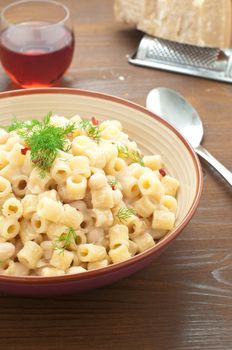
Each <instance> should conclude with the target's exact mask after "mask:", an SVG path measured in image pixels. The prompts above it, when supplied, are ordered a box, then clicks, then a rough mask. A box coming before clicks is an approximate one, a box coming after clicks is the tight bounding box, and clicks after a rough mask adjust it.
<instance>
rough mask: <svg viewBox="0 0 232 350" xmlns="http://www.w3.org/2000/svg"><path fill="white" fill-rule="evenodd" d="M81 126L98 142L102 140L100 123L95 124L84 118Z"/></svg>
mask: <svg viewBox="0 0 232 350" xmlns="http://www.w3.org/2000/svg"><path fill="white" fill-rule="evenodd" d="M79 127H80V129H81V130H84V131H85V132H86V133H87V135H88V136H89V137H91V138H92V139H93V140H95V141H96V142H99V141H100V137H101V132H100V130H99V126H98V125H93V124H92V123H91V122H90V121H89V120H87V119H83V120H82V121H81V122H80V123H79Z"/></svg>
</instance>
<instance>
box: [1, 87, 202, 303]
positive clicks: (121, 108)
mask: <svg viewBox="0 0 232 350" xmlns="http://www.w3.org/2000/svg"><path fill="white" fill-rule="evenodd" d="M48 111H53V112H54V113H56V114H59V115H64V116H67V117H68V116H72V115H74V114H80V115H81V116H82V117H91V116H95V117H97V118H98V119H100V120H104V119H118V120H120V121H121V122H122V124H123V126H124V130H125V131H126V132H127V133H128V134H129V136H130V138H131V139H133V140H135V141H136V142H137V143H138V145H139V147H140V148H141V150H142V152H143V154H157V153H158V154H161V155H162V157H163V159H164V163H165V167H166V169H167V170H168V173H169V174H171V175H172V176H174V177H175V178H177V179H178V180H179V182H180V190H179V193H178V211H177V220H176V225H175V228H174V229H173V230H172V231H170V233H169V234H168V235H166V236H165V237H164V238H163V239H162V240H161V241H160V242H159V243H158V244H156V245H155V246H154V247H153V248H151V249H149V250H147V251H145V252H143V253H140V254H138V255H136V256H134V257H132V258H131V259H129V260H127V261H125V262H122V263H118V264H113V265H110V266H108V267H105V268H101V269H97V270H92V271H87V272H84V273H80V274H73V275H64V276H57V277H15V276H0V292H6V293H11V294H17V295H29V296H40V297H41V296H55V295H62V294H68V293H75V292H80V291H84V290H88V289H91V288H96V287H100V286H103V285H106V284H110V283H112V282H115V281H117V280H119V279H121V278H124V277H126V276H129V275H130V274H132V273H134V272H136V271H138V270H140V269H142V268H144V267H145V266H147V265H148V264H150V263H151V262H152V261H153V260H154V259H155V258H157V257H158V255H160V254H161V253H162V252H163V251H164V249H166V248H167V247H168V246H169V244H170V243H171V242H172V241H173V240H175V238H176V237H177V236H178V235H179V234H180V232H181V231H182V230H183V229H184V228H185V226H186V225H187V224H188V222H189V220H190V219H191V218H192V216H193V214H194V212H195V210H196V208H197V206H198V203H199V200H200V195H201V191H202V170H201V166H200V162H199V160H198V158H197V156H196V154H195V153H194V151H193V149H192V148H191V146H190V145H189V144H188V143H187V141H186V140H185V139H184V138H183V137H182V136H181V135H180V133H179V132H178V131H177V130H176V129H174V128H173V127H172V126H171V125H170V124H168V123H167V122H166V121H164V120H163V119H161V118H159V117H157V116H156V115H154V114H153V113H151V112H149V111H148V110H147V109H146V108H144V107H142V106H139V105H137V104H135V103H132V102H129V101H126V100H123V99H120V98H117V97H114V96H109V95H105V94H102V93H96V92H90V91H82V90H76V89H64V88H52V89H32V90H19V91H11V92H3V93H0V118H1V124H2V125H3V124H9V123H10V121H11V120H12V118H13V116H16V117H17V118H20V119H31V118H41V117H43V116H44V115H46V114H47V112H48Z"/></svg>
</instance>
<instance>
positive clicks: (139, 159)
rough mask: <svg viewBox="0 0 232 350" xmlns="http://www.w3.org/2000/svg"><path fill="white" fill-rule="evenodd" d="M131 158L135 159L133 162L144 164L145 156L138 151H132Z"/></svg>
mask: <svg viewBox="0 0 232 350" xmlns="http://www.w3.org/2000/svg"><path fill="white" fill-rule="evenodd" d="M130 158H131V159H132V160H133V162H135V163H139V164H140V165H142V166H144V161H143V157H142V156H141V154H140V153H139V152H138V151H130Z"/></svg>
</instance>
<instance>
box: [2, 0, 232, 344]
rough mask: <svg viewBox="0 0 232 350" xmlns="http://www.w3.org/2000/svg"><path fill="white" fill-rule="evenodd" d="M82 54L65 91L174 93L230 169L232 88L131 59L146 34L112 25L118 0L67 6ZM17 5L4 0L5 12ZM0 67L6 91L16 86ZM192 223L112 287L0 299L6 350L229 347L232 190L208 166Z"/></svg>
mask: <svg viewBox="0 0 232 350" xmlns="http://www.w3.org/2000/svg"><path fill="white" fill-rule="evenodd" d="M61 2H64V3H65V4H67V5H68V6H69V8H70V10H71V14H72V18H73V22H74V29H75V36H76V51H75V57H74V60H73V63H72V65H71V67H70V70H69V71H68V73H67V74H66V76H65V78H64V79H63V80H62V82H61V85H62V86H66V87H75V88H81V89H89V90H94V91H101V92H105V93H109V94H114V95H116V96H119V97H123V98H126V99H129V100H132V101H135V102H137V103H140V104H142V105H144V104H145V100H146V95H147V93H148V92H149V90H150V89H151V88H154V87H158V86H166V87H170V88H172V89H176V90H178V91H179V92H180V93H181V94H183V95H184V96H185V97H187V98H188V99H189V101H190V102H191V103H192V104H193V105H194V106H195V108H196V109H197V110H198V111H199V113H200V115H201V117H202V119H203V123H204V127H205V139H204V146H205V147H206V148H207V149H208V150H209V151H210V152H211V153H212V154H214V156H215V157H216V158H218V159H219V160H220V161H221V162H222V163H224V165H225V166H227V167H228V168H229V169H232V86H231V85H229V84H224V83H219V82H214V81H209V80H203V79H199V78H193V77H188V76H183V75H178V74H174V73H169V72H163V71H159V70H151V69H146V68H138V67H135V66H132V65H129V64H128V63H127V56H128V55H129V54H131V53H132V52H133V51H134V50H135V48H136V47H137V45H138V43H139V40H140V38H141V37H142V33H140V32H137V31H136V30H133V29H131V28H128V27H127V26H125V25H121V24H118V23H116V22H115V20H114V17H113V11H112V7H113V1H112V0H88V1H87V0H86V1H85V0H78V1H77V0H67V1H61ZM8 3H12V1H6V0H1V1H0V7H3V6H5V5H6V4H8ZM15 88H16V86H15V85H13V84H12V83H11V82H10V81H9V79H8V78H7V77H6V75H5V73H4V72H3V70H2V68H1V70H0V90H1V91H5V90H11V89H15ZM204 172H205V180H204V191H203V195H202V200H201V203H200V206H199V209H198V211H197V213H196V215H195V216H194V218H193V220H192V221H191V223H190V224H189V225H188V227H187V228H186V229H185V230H184V232H183V233H182V234H181V235H180V236H179V238H178V239H177V240H176V241H175V242H174V243H173V244H172V246H171V247H170V248H169V249H168V250H167V251H166V252H165V253H164V254H162V255H161V256H160V257H159V258H158V259H157V260H156V261H155V262H154V263H153V264H152V265H151V266H149V267H148V268H146V269H144V270H143V271H140V272H139V273H136V274H135V275H133V276H131V277H130V278H127V279H124V280H123V281H120V282H118V283H115V284H114V285H111V286H108V287H105V288H101V289H98V290H93V291H90V292H88V293H84V294H79V295H73V296H67V297H62V298H58V299H55V298H54V299H52V298H51V299H30V298H16V297H9V296H4V295H2V296H1V297H0V349H1V350H11V349H12V350H13V349H14V350H27V349H32V350H38V349H43V350H66V349H68V350H74V349H82V350H91V349H94V350H108V349H112V350H116V349H122V350H124V349H125V350H130V349H144V350H171V349H172V350H198V349H199V350H206V349H207V350H231V349H232V193H231V191H230V190H229V188H228V187H227V186H226V185H225V184H224V183H223V182H222V181H220V179H219V177H218V176H216V175H215V174H214V173H213V171H212V170H211V169H210V168H208V167H207V166H204Z"/></svg>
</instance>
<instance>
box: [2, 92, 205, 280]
mask: <svg viewBox="0 0 232 350" xmlns="http://www.w3.org/2000/svg"><path fill="white" fill-rule="evenodd" d="M35 94H71V95H80V96H87V97H94V98H99V99H103V100H107V101H111V102H115V103H118V104H120V105H124V106H126V107H130V108H132V109H135V110H137V111H140V112H142V113H145V114H146V115H148V116H149V117H151V118H152V119H156V120H158V121H159V122H160V123H161V124H163V125H164V126H165V127H167V128H168V129H170V130H171V131H172V132H173V133H174V134H176V136H178V138H179V140H180V141H181V142H182V143H183V144H184V146H185V147H186V149H187V150H188V152H189V154H190V156H191V158H192V161H193V163H194V166H195V171H196V177H197V179H196V180H197V186H196V192H195V197H194V200H193V203H192V205H191V207H190V209H189V211H188V213H187V215H186V217H185V219H184V220H183V221H182V222H181V223H180V224H179V225H178V226H176V227H175V228H174V230H173V232H172V233H171V234H169V235H167V236H166V237H164V239H163V240H161V241H160V242H159V243H157V244H156V245H155V246H154V247H152V248H150V249H148V250H146V251H144V252H142V253H139V254H138V255H135V256H133V257H131V258H130V259H128V260H126V261H123V262H120V263H115V264H112V265H108V266H106V267H102V268H100V269H96V270H90V271H86V272H84V273H78V274H70V275H61V276H52V277H44V276H6V275H0V283H2V282H5V283H10V284H22V285H32V284H33V285H34V286H37V285H45V284H49V285H50V284H57V283H60V282H62V283H69V282H78V281H81V280H86V279H91V278H96V277H103V276H105V275H108V274H110V273H112V272H115V271H117V272H119V271H120V270H122V269H124V268H129V267H130V266H131V265H134V264H136V263H138V262H142V261H143V260H145V259H147V258H149V257H151V256H152V255H153V254H154V253H159V252H161V251H162V250H163V249H164V248H165V247H166V246H168V245H169V244H170V243H171V242H172V241H173V240H174V239H175V238H176V237H177V236H178V235H179V234H180V232H181V231H182V230H183V229H184V228H185V227H186V226H187V224H188V223H189V221H190V219H191V218H192V216H193V215H194V213H195V211H196V209H197V207H198V204H199V201H200V197H201V194H202V190H203V172H202V168H201V163H200V161H199V158H198V156H197V155H196V153H195V151H194V150H193V148H192V146H191V145H190V144H189V143H188V141H187V140H186V139H185V138H184V137H183V136H182V135H181V134H180V132H179V131H178V130H177V129H176V128H175V127H173V126H172V125H171V124H170V123H169V122H167V121H166V120H164V119H162V118H161V117H159V116H157V115H156V114H154V113H153V112H151V111H149V110H148V109H146V108H145V107H143V106H141V105H139V104H137V103H135V102H132V101H128V100H126V99H123V98H121V97H116V96H114V95H110V94H106V93H102V92H95V91H91V90H84V89H76V88H64V87H52V88H33V89H25V90H11V91H4V92H0V101H1V99H3V98H10V97H16V96H24V95H35Z"/></svg>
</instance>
